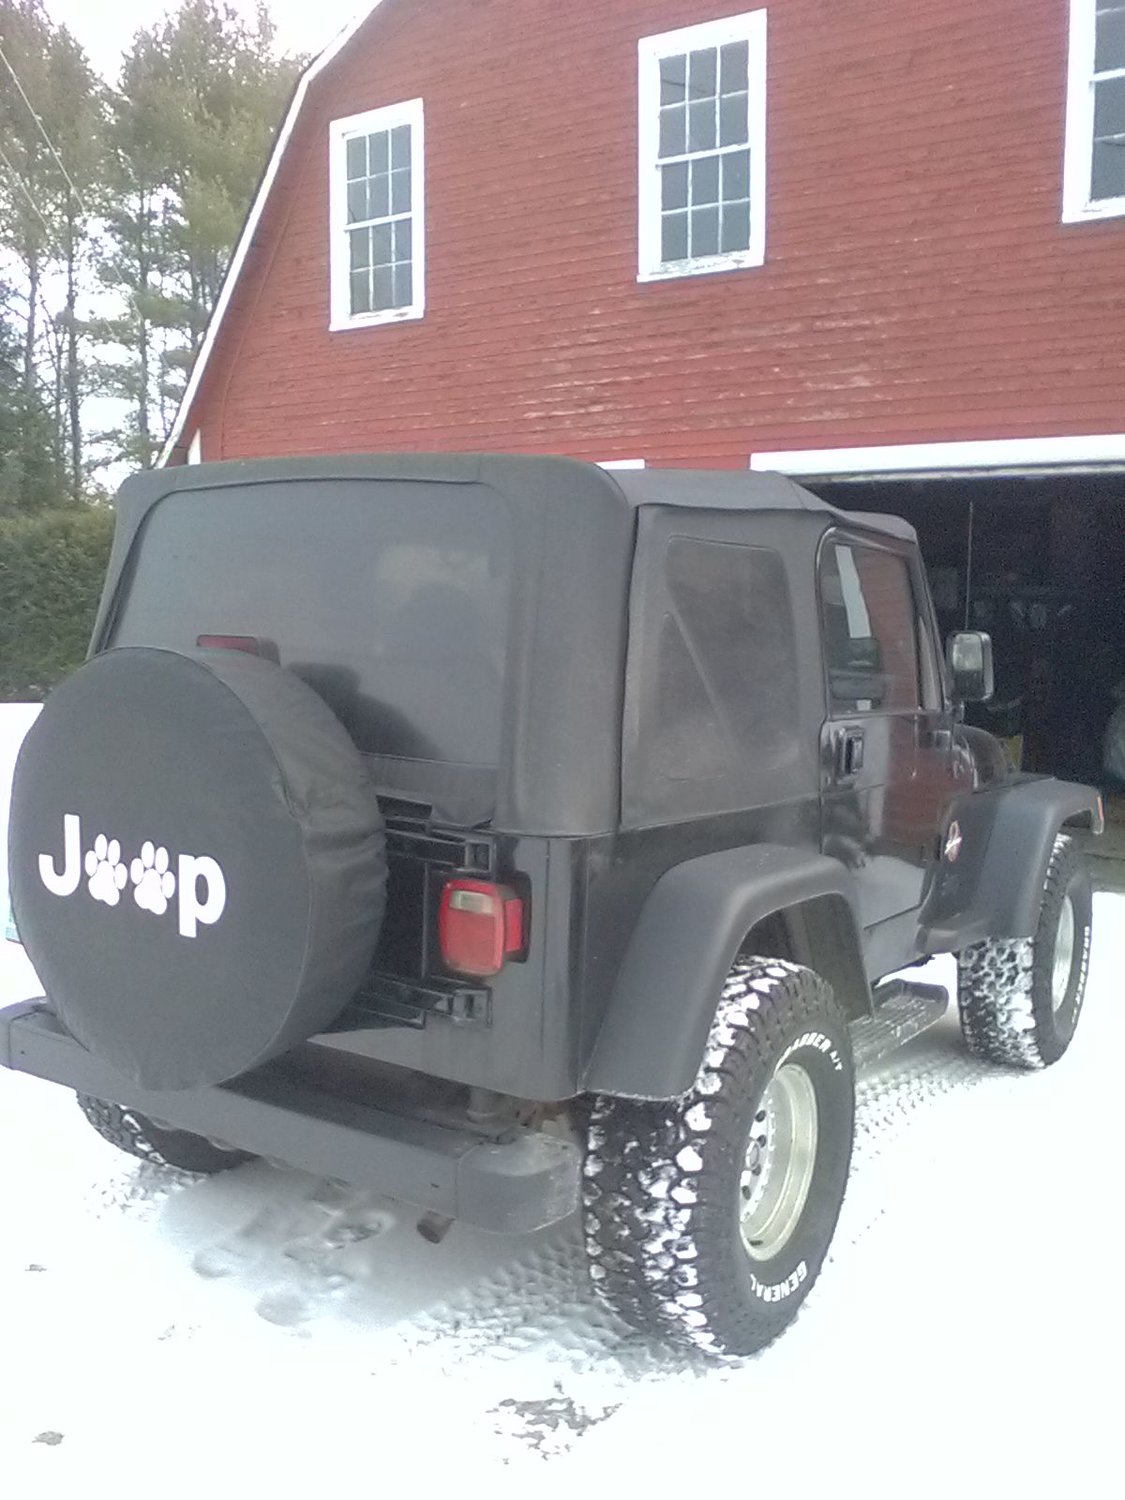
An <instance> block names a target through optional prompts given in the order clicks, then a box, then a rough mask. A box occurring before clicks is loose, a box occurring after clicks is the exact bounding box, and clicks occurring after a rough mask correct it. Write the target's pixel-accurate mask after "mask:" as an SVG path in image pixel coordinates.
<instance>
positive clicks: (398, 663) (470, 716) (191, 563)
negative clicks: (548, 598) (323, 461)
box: [110, 480, 512, 780]
mask: <svg viewBox="0 0 1125 1500" xmlns="http://www.w3.org/2000/svg"><path fill="white" fill-rule="evenodd" d="M511 530H512V528H511V521H510V517H509V515H508V507H507V502H506V501H505V500H504V499H503V497H501V496H500V495H498V494H497V493H496V492H495V491H493V490H491V489H488V488H486V487H484V486H481V485H471V484H466V485H456V486H454V485H448V484H431V483H425V482H421V481H413V482H410V481H395V480H385V481H384V480H379V481H375V480H368V481H360V480H319V481H289V482H279V483H269V484H254V485H244V486H231V487H229V488H224V489H222V490H211V491H195V492H192V491H180V492H178V493H174V494H171V495H168V496H167V497H165V498H164V499H163V500H161V501H160V502H159V503H158V504H157V505H156V507H155V508H154V509H153V511H152V513H151V514H150V515H149V516H148V518H147V519H146V521H145V524H144V527H143V530H142V532H141V535H140V538H139V541H138V542H137V544H136V546H135V547H134V549H133V556H132V558H131V559H130V567H129V571H128V573H127V574H126V585H125V591H124V596H123V598H122V600H121V603H120V606H119V609H118V613H117V619H116V623H115V626H114V629H113V634H112V639H111V642H110V644H112V645H114V646H140V645H144V646H158V647H165V648H168V649H171V650H175V651H192V650H194V649H195V646H196V641H197V639H198V637H199V636H201V635H229V636H240V635H242V636H258V637H264V638H266V639H268V640H270V641H273V642H274V643H275V644H276V645H277V647H278V650H279V653H280V658H281V664H282V666H284V667H286V668H288V669H289V670H290V671H292V672H293V673H295V675H296V676H298V677H300V678H302V679H303V680H304V681H305V682H307V683H308V684H309V685H310V686H311V687H313V688H315V689H316V691H317V692H318V693H320V695H321V696H322V697H323V698H324V699H325V700H326V701H327V702H328V704H329V705H330V707H331V708H332V709H333V710H334V711H335V713H336V714H337V715H338V717H339V718H340V719H341V720H342V721H343V723H344V725H345V727H346V728H347V729H348V730H349V732H350V733H351V735H352V737H353V739H354V740H355V742H356V744H357V745H358V746H359V748H360V749H361V750H364V751H366V752H368V753H369V754H373V755H376V756H378V757H380V759H383V758H386V759H387V760H394V759H401V760H403V761H413V762H419V761H422V762H425V761H430V762H434V761H437V762H443V763H446V764H451V765H452V764H455V765H460V766H465V767H489V768H494V767H495V766H496V765H497V762H498V759H499V753H500V743H501V725H502V709H503V692H504V681H505V668H506V661H507V652H508V639H509V634H510V632H509V623H508V622H509V605H510V596H511V579H512V542H511ZM381 779H383V778H381ZM392 779H393V778H392ZM410 779H416V778H409V777H408V778H407V780H410Z"/></svg>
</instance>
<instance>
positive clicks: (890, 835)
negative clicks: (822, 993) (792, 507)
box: [818, 531, 951, 928]
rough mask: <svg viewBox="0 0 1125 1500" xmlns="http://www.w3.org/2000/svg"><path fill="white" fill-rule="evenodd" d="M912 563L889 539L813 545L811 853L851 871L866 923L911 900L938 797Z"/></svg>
mask: <svg viewBox="0 0 1125 1500" xmlns="http://www.w3.org/2000/svg"><path fill="white" fill-rule="evenodd" d="M914 560H915V554H914V553H913V551H912V549H910V548H905V547H899V546H897V545H896V544H895V543H894V542H893V541H891V540H890V539H888V540H887V541H885V542H884V541H883V540H882V539H875V538H872V537H869V536H863V535H858V534H851V533H848V532H844V531H839V532H832V533H829V535H828V536H827V537H826V538H825V540H824V542H823V543H822V546H821V551H820V558H819V564H818V575H819V589H820V602H821V622H822V631H823V640H824V660H825V679H826V693H827V702H828V714H827V718H826V720H825V724H824V729H823V733H822V738H821V767H822V846H823V848H824V851H825V853H827V854H831V855H833V856H834V857H835V858H837V859H841V860H842V861H843V862H844V863H845V864H847V865H848V866H849V868H851V870H852V871H853V873H854V875H855V877H856V883H857V887H858V891H859V901H860V911H861V920H862V922H863V925H864V926H865V927H867V928H870V927H873V926H876V925H877V924H878V923H880V922H884V921H886V920H888V919H889V918H892V917H895V916H898V915H900V914H901V913H903V912H907V911H910V910H912V909H914V908H916V907H918V906H919V905H920V904H921V901H922V897H923V889H924V885H925V881H926V876H927V871H928V870H929V869H930V868H931V867H932V863H933V859H934V848H935V840H936V836H937V832H938V829H939V828H940V827H941V825H942V822H943V818H944V809H945V807H946V805H947V803H948V801H949V798H950V789H951V781H950V769H949V768H950V746H949V743H948V737H947V736H944V735H942V734H940V733H939V732H938V731H939V730H940V729H941V727H942V726H941V713H942V710H941V706H940V704H941V693H940V679H938V677H937V675H936V674H937V668H936V664H935V663H934V662H933V661H932V658H931V657H928V656H926V655H924V654H923V642H925V643H926V650H927V651H929V650H930V649H931V647H930V645H929V640H928V633H927V634H926V635H922V634H921V632H920V624H921V623H922V621H923V618H924V617H923V614H922V612H921V609H920V600H919V585H918V580H916V579H915V577H914V576H913V571H912V570H913V564H914ZM922 598H923V600H924V594H923V596H922ZM935 694H936V695H937V700H936V702H935V701H934V696H935Z"/></svg>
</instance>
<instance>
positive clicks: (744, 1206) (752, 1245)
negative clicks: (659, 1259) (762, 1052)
mask: <svg viewBox="0 0 1125 1500" xmlns="http://www.w3.org/2000/svg"><path fill="white" fill-rule="evenodd" d="M819 1136H820V1111H819V1109H818V1107H817V1102H816V1089H815V1087H814V1086H813V1081H812V1079H811V1078H810V1077H809V1075H808V1073H807V1072H806V1071H805V1069H804V1068H803V1067H801V1065H800V1064H799V1063H793V1062H788V1063H783V1064H782V1066H781V1067H780V1068H778V1070H777V1071H776V1073H774V1075H773V1077H772V1078H771V1079H770V1081H769V1083H768V1084H767V1085H766V1089H765V1092H764V1093H763V1094H762V1098H761V1102H760V1104H759V1105H758V1112H757V1114H756V1115H755V1117H754V1123H753V1124H752V1125H751V1127H750V1140H749V1142H748V1144H747V1147H746V1155H745V1158H744V1159H743V1165H742V1177H741V1180H740V1189H741V1203H740V1209H739V1229H740V1231H741V1234H742V1243H743V1245H744V1247H745V1249H746V1253H747V1255H749V1256H750V1258H751V1260H756V1261H765V1260H772V1259H773V1257H774V1256H775V1255H777V1254H778V1253H779V1252H780V1251H781V1250H782V1249H784V1247H785V1245H786V1244H787V1243H788V1241H789V1239H790V1238H791V1236H792V1234H793V1231H794V1230H795V1229H796V1227H797V1223H798V1221H799V1220H800V1217H801V1215H802V1213H803V1212H804V1209H805V1204H806V1203H807V1202H808V1197H809V1189H810V1188H811V1187H812V1180H813V1177H814V1175H815V1173H816V1148H817V1141H818V1139H819Z"/></svg>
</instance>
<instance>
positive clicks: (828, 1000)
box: [583, 958, 855, 1355]
mask: <svg viewBox="0 0 1125 1500" xmlns="http://www.w3.org/2000/svg"><path fill="white" fill-rule="evenodd" d="M854 1107H855V1097H854V1078H853V1069H852V1057H851V1047H850V1041H849V1037H848V1030H847V1024H846V1021H845V1019H844V1016H843V1014H842V1012H841V1011H840V1008H839V1007H838V1005H837V1004H836V1001H835V1000H834V998H833V996H832V993H831V991H830V990H829V988H828V986H827V985H826V984H825V983H824V982H823V980H821V979H820V978H818V976H817V975H815V974H813V973H812V972H811V971H810V970H808V969H802V968H798V967H797V966H795V965H793V964H789V963H784V962H781V961H780V960H777V959H764V958H752V959H746V960H740V961H739V962H738V963H736V964H735V965H734V967H733V968H732V970H731V972H730V975H729V977H728V980H727V983H726V985H725V986H724V989H723V994H722V998H721V1000H720V1002H719V1005H718V1009H717V1011H716V1015H715V1021H714V1024H713V1025H712V1027H711V1032H710V1035H709V1037H708V1041H707V1050H706V1054H705V1057H704V1061H703V1065H702V1067H701V1068H700V1071H699V1074H698V1076H697V1078H696V1080H695V1083H694V1085H693V1086H692V1088H691V1090H690V1091H689V1093H687V1094H686V1095H685V1096H684V1097H683V1098H682V1099H678V1100H673V1101H670V1102H659V1103H637V1102H634V1101H630V1100H622V1099H608V1098H601V1099H598V1100H597V1101H596V1103H595V1106H594V1109H593V1113H592V1116H591V1120H590V1125H589V1131H588V1138H589V1143H588V1152H587V1159H586V1166H585V1174H584V1186H583V1203H584V1210H585V1220H586V1239H587V1250H588V1253H589V1258H590V1275H591V1279H592V1281H593V1284H594V1287H595V1289H596V1291H597V1293H598V1295H599V1297H600V1298H601V1300H602V1301H603V1302H604V1303H606V1305H608V1306H609V1307H610V1308H612V1309H613V1310H614V1311H615V1312H616V1313H618V1314H619V1315H621V1316H622V1317H623V1318H624V1319H625V1320H626V1321H627V1322H629V1323H630V1324H632V1325H633V1326H634V1327H636V1328H638V1329H640V1330H642V1331H644V1332H647V1333H653V1334H656V1335H658V1336H660V1337H662V1338H664V1339H667V1340H670V1341H672V1342H674V1343H680V1344H689V1345H693V1346H695V1347H697V1348H701V1349H704V1350H706V1351H707V1352H709V1353H714V1354H726V1355H743V1354H752V1353H753V1352H754V1351H755V1350H757V1349H760V1348H762V1347H763V1345H765V1344H768V1343H769V1342H770V1340H771V1339H774V1338H776V1337H777V1335H778V1334H779V1333H781V1331H782V1330H783V1329H784V1328H785V1327H786V1325H787V1324H788V1323H789V1322H791V1320H792V1319H793V1318H794V1317H795V1316H796V1314H797V1310H798V1308H799V1307H800V1305H801V1303H802V1302H803V1301H804V1299H805V1297H806V1296H807V1295H808V1292H809V1290H810V1289H811V1287H812V1285H813V1282H814V1281H815V1280H816V1277H817V1274H818V1272H819V1271H820V1267H821V1264H822V1262H823V1260H824V1257H825V1254H826V1253H827V1250H828V1246H829V1243H830V1241H831V1238H832V1234H833V1231H834V1230H835V1227H836V1220H837V1218H838V1216H839V1212H840V1205H841V1202H842V1200H843V1195H844V1185H845V1182H846V1180H847V1174H848V1165H849V1162H850V1159H851V1147H852V1132H853V1119H854Z"/></svg>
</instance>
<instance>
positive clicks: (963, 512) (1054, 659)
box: [809, 473, 1125, 796]
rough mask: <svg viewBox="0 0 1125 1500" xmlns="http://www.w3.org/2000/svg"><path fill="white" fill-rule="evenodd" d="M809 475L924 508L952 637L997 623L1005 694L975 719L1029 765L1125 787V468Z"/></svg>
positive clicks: (1000, 685)
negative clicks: (1120, 740)
mask: <svg viewBox="0 0 1125 1500" xmlns="http://www.w3.org/2000/svg"><path fill="white" fill-rule="evenodd" d="M809 487H810V488H812V489H814V490H815V491H816V492H817V493H818V494H821V495H823V496H824V498H825V499H827V500H829V501H831V502H832V503H833V504H834V505H838V506H840V507H841V509H846V510H871V511H879V512H892V513H894V514H896V515H900V516H903V517H905V518H906V519H907V520H908V521H910V522H911V523H912V524H913V525H914V527H915V528H916V529H917V532H918V537H919V541H920V543H921V547H922V553H923V556H924V557H925V559H926V564H927V568H928V570H929V574H930V582H931V586H932V588H933V592H934V598H935V602H936V605H937V611H938V619H939V624H940V626H941V630H942V634H943V637H944V636H948V635H949V634H950V633H951V632H952V631H954V630H958V629H964V628H969V629H974V630H985V631H988V633H989V634H990V635H991V636H992V641H993V649H994V656H995V663H996V694H995V697H994V698H993V700H992V702H991V703H989V704H985V705H981V706H980V707H977V708H974V709H972V710H970V712H969V713H968V715H967V717H968V718H969V720H970V722H974V723H978V724H980V725H982V726H983V727H984V728H986V729H989V730H991V731H992V733H994V734H996V735H999V736H1001V737H1003V738H1004V739H1005V740H1006V741H1007V742H1008V746H1009V750H1010V752H1011V754H1012V756H1013V759H1014V760H1015V761H1016V763H1017V765H1018V766H1019V767H1020V768H1021V769H1023V770H1025V771H1035V772H1050V773H1052V774H1054V775H1057V776H1061V777H1065V778H1069V779H1072V780H1077V781H1083V782H1088V783H1091V784H1093V785H1096V786H1099V787H1101V788H1102V789H1103V791H1106V792H1108V793H1111V794H1112V793H1117V794H1118V795H1119V796H1120V795H1121V794H1122V793H1125V780H1123V779H1122V778H1121V777H1120V775H1115V774H1114V771H1113V765H1114V760H1115V757H1114V755H1113V754H1112V753H1110V754H1109V755H1108V757H1107V745H1106V731H1107V728H1109V727H1110V722H1111V719H1112V718H1113V716H1114V711H1115V709H1117V708H1118V706H1119V705H1121V706H1122V707H1121V712H1120V713H1119V714H1118V715H1117V717H1116V719H1114V732H1116V726H1117V724H1118V723H1119V722H1121V721H1123V720H1125V474H1120V473H1113V474H1073V475H1071V474H1067V475H1049V476H1024V477H1012V476H1004V477H998V476H997V477H994V476H980V477H976V476H974V477H958V478H933V479H929V478H927V479H886V480H874V481H869V482H862V481H834V482H831V483H827V482H820V483H818V482H815V481H814V482H813V483H812V484H811V485H810V486H809ZM1122 732H1123V733H1125V729H1123V731H1122ZM1123 748H1125V747H1123ZM1107 759H1108V764H1107Z"/></svg>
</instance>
